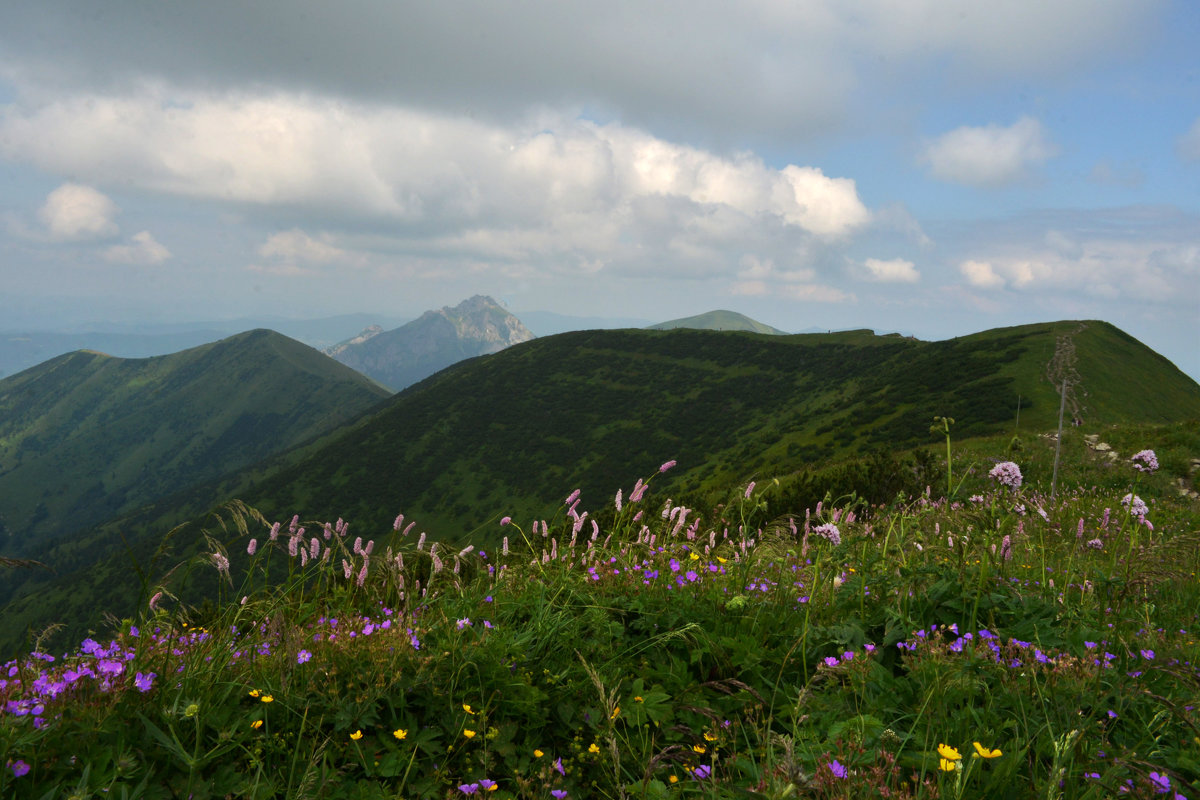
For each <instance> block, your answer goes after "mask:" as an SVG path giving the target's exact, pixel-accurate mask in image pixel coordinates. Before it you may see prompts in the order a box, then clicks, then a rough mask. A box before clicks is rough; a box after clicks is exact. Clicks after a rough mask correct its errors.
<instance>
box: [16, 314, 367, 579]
mask: <svg viewBox="0 0 1200 800" xmlns="http://www.w3.org/2000/svg"><path fill="white" fill-rule="evenodd" d="M387 396H388V392H387V391H386V390H385V389H384V388H383V387H380V386H377V385H375V384H373V383H372V382H371V381H369V379H367V378H364V377H363V376H361V375H359V374H358V373H356V372H354V371H353V370H351V369H348V368H346V367H344V366H342V365H340V364H338V363H337V362H335V361H333V360H332V359H330V358H328V357H326V356H324V355H322V354H321V353H319V352H317V351H316V350H313V349H312V348H310V347H308V346H306V345H303V344H300V343H299V342H296V341H294V340H292V339H288V338H287V337H285V336H282V335H281V334H278V333H274V332H272V331H266V330H255V331H250V332H248V333H243V334H239V335H237V336H233V337H230V338H227V339H223V340H221V341H219V342H215V343H211V344H207V345H203V346H200V347H196V348H192V349H190V350H185V351H182V352H179V353H175V354H173V355H169V356H159V357H154V358H145V359H123V358H113V357H111V356H106V355H103V354H101V353H96V352H91V351H78V352H74V353H68V354H66V355H63V356H60V357H58V358H55V359H52V360H50V361H48V362H46V363H44V364H41V365H39V366H36V367H33V368H31V369H28V370H25V371H23V372H21V373H18V374H17V375H14V376H12V377H10V378H6V379H4V380H0V519H2V524H3V534H4V538H3V540H2V544H0V547H2V548H3V552H5V553H7V554H10V555H12V554H17V555H28V556H30V557H34V558H40V557H41V556H40V554H41V553H43V552H44V551H45V548H46V546H47V542H48V541H49V540H52V539H54V538H56V537H59V536H62V535H65V534H67V533H69V532H71V531H73V530H75V529H77V528H80V527H83V526H87V525H92V524H95V523H96V522H98V521H100V520H103V519H106V518H108V517H111V516H113V515H114V514H116V513H118V512H120V511H122V510H124V509H127V508H130V507H134V506H137V505H140V504H144V503H148V502H150V501H152V500H154V499H156V498H158V497H161V496H163V495H166V494H169V493H172V492H176V491H179V490H180V489H182V488H184V487H187V486H190V485H193V484H196V483H198V482H201V481H207V480H211V479H213V478H215V477H217V476H219V475H221V474H224V473H226V472H229V471H231V470H236V469H240V468H242V467H245V466H248V465H250V464H253V463H254V462H257V461H259V460H261V459H263V458H266V457H267V456H269V455H271V454H273V453H276V452H279V451H282V450H286V449H288V448H290V447H293V446H295V445H296V444H299V443H300V442H302V441H304V440H305V439H308V438H311V437H312V436H314V435H315V434H317V433H320V432H323V431H325V430H328V429H330V428H333V427H336V426H337V425H340V424H342V423H344V422H346V421H348V420H350V419H352V418H354V417H356V416H358V415H359V414H361V413H362V412H364V411H366V410H367V409H368V408H370V407H372V406H374V405H375V404H377V403H379V402H380V401H381V400H382V399H383V398H385V397H387Z"/></svg>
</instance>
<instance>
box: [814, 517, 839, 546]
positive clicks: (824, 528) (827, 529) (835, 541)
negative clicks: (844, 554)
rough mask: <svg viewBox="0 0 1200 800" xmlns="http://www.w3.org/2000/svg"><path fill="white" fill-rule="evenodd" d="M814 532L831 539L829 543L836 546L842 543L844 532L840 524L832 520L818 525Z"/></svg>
mask: <svg viewBox="0 0 1200 800" xmlns="http://www.w3.org/2000/svg"><path fill="white" fill-rule="evenodd" d="M813 533H815V534H817V535H818V536H821V537H823V538H825V539H827V540H829V543H830V544H832V545H834V546H837V545H839V544H841V543H842V532H841V531H839V530H838V526H837V525H834V524H833V523H832V522H826V523H825V524H824V525H818V526H817V527H815V528H813Z"/></svg>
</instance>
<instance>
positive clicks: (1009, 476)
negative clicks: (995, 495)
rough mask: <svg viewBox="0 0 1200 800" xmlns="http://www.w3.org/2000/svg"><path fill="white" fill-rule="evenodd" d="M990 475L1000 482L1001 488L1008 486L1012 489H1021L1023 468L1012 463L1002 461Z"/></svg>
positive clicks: (993, 468)
mask: <svg viewBox="0 0 1200 800" xmlns="http://www.w3.org/2000/svg"><path fill="white" fill-rule="evenodd" d="M988 475H989V476H991V477H992V478H995V479H996V480H997V481H999V483H1000V485H1001V486H1007V487H1009V488H1010V489H1020V488H1021V481H1022V477H1021V468H1020V467H1018V466H1017V465H1016V464H1015V463H1014V462H1012V461H1001V462H1000V463H999V464H997V465H996V466H994V467H992V470H991V472H989V473H988Z"/></svg>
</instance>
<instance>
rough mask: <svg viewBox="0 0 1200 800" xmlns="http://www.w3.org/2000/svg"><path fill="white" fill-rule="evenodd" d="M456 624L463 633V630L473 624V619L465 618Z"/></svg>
mask: <svg viewBox="0 0 1200 800" xmlns="http://www.w3.org/2000/svg"><path fill="white" fill-rule="evenodd" d="M454 624H455V625H457V626H458V629H459V630H460V631H461V630H462V629H463V628H465V627H467V626H469V625H470V624H471V618H470V617H463V618H462V619H460V620H458V621H457V622H455V623H454Z"/></svg>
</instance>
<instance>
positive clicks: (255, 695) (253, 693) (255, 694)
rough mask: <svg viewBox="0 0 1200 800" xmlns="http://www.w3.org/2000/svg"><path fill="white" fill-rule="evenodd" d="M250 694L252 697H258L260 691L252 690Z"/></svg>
mask: <svg viewBox="0 0 1200 800" xmlns="http://www.w3.org/2000/svg"><path fill="white" fill-rule="evenodd" d="M249 694H250V696H251V697H258V694H259V692H258V689H251V690H250V692H249Z"/></svg>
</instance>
